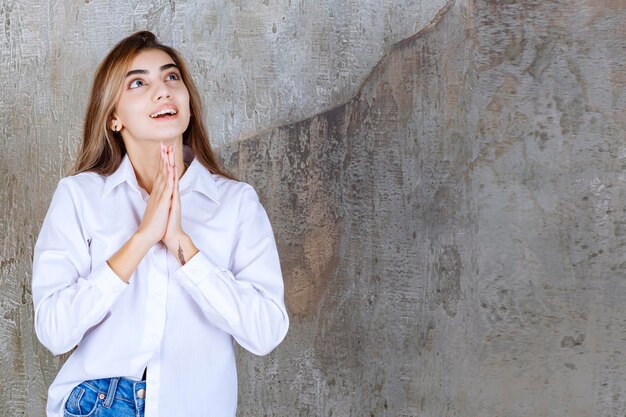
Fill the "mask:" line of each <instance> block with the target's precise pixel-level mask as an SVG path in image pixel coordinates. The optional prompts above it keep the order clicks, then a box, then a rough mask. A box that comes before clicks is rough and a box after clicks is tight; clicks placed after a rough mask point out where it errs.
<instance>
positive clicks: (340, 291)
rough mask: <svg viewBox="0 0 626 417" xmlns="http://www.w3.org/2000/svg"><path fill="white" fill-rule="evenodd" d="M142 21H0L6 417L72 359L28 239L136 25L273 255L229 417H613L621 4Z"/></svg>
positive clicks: (304, 6) (168, 6) (159, 6)
mask: <svg viewBox="0 0 626 417" xmlns="http://www.w3.org/2000/svg"><path fill="white" fill-rule="evenodd" d="M150 4H151V3H149V2H144V1H127V2H118V1H112V2H103V1H98V0H93V1H91V2H89V1H86V2H74V1H66V2H63V3H59V2H41V3H34V2H31V3H28V2H10V1H4V2H3V3H2V6H1V7H0V20H1V21H2V22H3V23H4V25H0V28H4V30H0V53H1V54H2V61H0V69H1V71H0V81H2V83H1V86H2V87H0V88H2V92H3V94H1V95H0V103H1V106H2V107H1V108H2V113H1V116H0V117H1V119H0V129H2V137H3V138H4V144H3V146H2V147H0V173H1V174H2V178H3V179H4V181H2V183H1V184H0V206H1V208H2V212H1V213H2V216H0V236H1V237H2V239H3V245H2V252H1V253H0V268H1V269H0V352H1V355H0V375H5V376H6V377H5V378H4V379H3V383H2V384H0V416H15V415H27V416H38V415H42V414H43V404H44V402H45V395H46V388H47V385H48V384H49V383H50V382H51V381H52V379H53V378H54V375H55V373H56V370H57V369H58V366H59V365H60V363H61V362H62V361H63V360H64V358H63V357H53V356H51V354H50V353H49V352H47V351H46V350H45V349H44V348H43V347H42V346H41V345H39V344H38V342H37V339H36V337H35V334H34V331H33V327H32V305H31V296H30V290H29V284H30V282H29V281H30V257H31V254H32V246H33V243H34V239H35V238H36V235H37V232H38V230H39V227H40V224H41V221H42V219H43V215H44V214H45V210H46V208H47V204H48V202H49V198H50V196H51V193H52V190H53V189H54V186H55V185H56V183H57V181H58V179H59V178H60V176H62V175H63V173H64V172H65V170H66V169H67V168H68V167H69V164H70V161H71V158H72V156H73V154H74V150H75V148H76V145H77V143H78V138H79V135H80V129H81V122H82V114H83V108H84V105H85V101H86V94H87V90H88V87H89V82H90V80H91V75H92V74H93V70H94V69H95V66H96V65H97V62H98V61H99V59H101V58H102V55H103V54H104V53H105V52H106V50H107V49H108V48H109V47H110V46H111V45H112V44H113V43H115V41H117V40H118V39H119V37H120V36H121V35H120V34H122V33H128V32H130V31H132V30H134V29H141V28H144V27H147V28H150V29H153V30H155V31H156V32H157V33H159V34H160V35H161V37H162V38H163V39H165V40H166V41H171V43H172V44H173V45H174V46H175V47H177V48H179V49H180V50H181V51H182V52H183V54H184V55H185V56H187V57H188V60H189V61H190V64H191V67H192V69H193V71H194V73H195V74H197V75H196V78H197V80H198V84H199V85H200V89H201V90H202V91H203V92H204V94H205V102H206V108H207V115H206V120H207V124H208V126H209V129H210V131H211V135H212V137H213V140H214V143H215V144H216V145H217V146H218V148H219V150H220V154H221V156H222V158H223V159H224V161H225V163H226V165H227V166H228V167H229V168H231V169H232V170H233V171H234V172H235V173H237V174H238V175H239V176H240V178H242V179H243V180H246V181H248V182H250V183H252V184H253V185H254V186H255V187H256V188H257V190H258V191H259V194H260V196H261V198H262V200H263V202H264V204H265V206H266V208H267V211H268V213H269V216H270V218H271V220H272V223H273V225H274V231H275V234H276V237H277V241H278V244H279V251H280V254H281V260H282V265H283V270H284V276H285V284H286V294H287V304H288V307H289V311H290V313H291V315H292V327H291V330H290V333H289V334H288V337H287V339H286V340H285V342H284V343H283V344H282V345H281V346H280V347H279V348H278V349H276V350H275V351H274V352H273V353H272V354H270V355H269V356H266V357H262V358H259V357H254V356H252V355H250V354H246V353H245V352H244V351H243V350H240V351H239V355H238V363H239V376H240V407H239V415H240V416H264V415H267V416H335V417H336V416H420V417H421V416H459V417H462V416H463V417H465V416H481V417H482V416H494V417H495V416H506V417H517V416H520V417H521V416H537V417H539V416H563V415H567V416H575V417H583V416H584V417H587V416H623V415H624V414H625V413H626V406H625V405H624V404H625V398H626V373H625V372H624V371H623V369H622V368H623V365H624V364H625V363H626V360H625V357H624V355H625V348H624V344H625V343H626V342H625V340H626V320H625V319H624V317H626V314H625V313H626V311H625V309H624V308H623V306H622V304H623V300H624V299H626V284H625V283H626V281H625V278H626V276H625V275H626V273H625V271H626V270H625V269H624V268H625V267H624V265H626V255H625V254H624V250H623V249H624V247H625V246H626V232H625V231H626V226H625V225H626V222H625V221H624V220H623V217H624V215H625V214H626V206H625V203H624V201H625V198H624V197H626V176H625V174H624V173H623V170H624V168H625V167H626V138H625V131H626V91H625V87H626V70H625V61H626V3H625V2H624V1H623V0H618V1H615V0H604V1H591V0H587V1H579V2H572V1H569V2H567V1H539V0H534V1H520V0H507V1H486V0H480V1H479V0H457V1H455V2H450V3H448V4H445V3H444V2H443V1H441V2H426V1H420V2H415V1H396V2H391V1H380V2H338V1H325V2H324V1H321V2H305V1H299V2H296V1H287V2H282V3H275V2H272V1H271V0H270V1H268V0H265V1H258V2H221V3H218V2H210V4H207V5H202V6H199V5H197V4H196V3H193V2H178V1H176V2H165V1H163V2H155V3H154V5H153V6H151V5H150ZM283 17H284V19H283ZM274 28H275V29H274Z"/></svg>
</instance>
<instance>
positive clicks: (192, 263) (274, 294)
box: [175, 184, 289, 355]
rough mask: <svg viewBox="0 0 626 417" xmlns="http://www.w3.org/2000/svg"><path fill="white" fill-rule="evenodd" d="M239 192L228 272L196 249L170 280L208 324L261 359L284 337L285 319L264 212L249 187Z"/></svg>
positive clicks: (280, 280)
mask: <svg viewBox="0 0 626 417" xmlns="http://www.w3.org/2000/svg"><path fill="white" fill-rule="evenodd" d="M243 193H244V195H243V198H242V203H241V208H240V210H239V219H240V220H239V222H238V228H237V230H236V236H235V245H234V253H233V259H234V261H233V268H232V270H228V269H227V268H224V267H221V266H218V265H215V264H213V263H212V262H211V261H210V260H209V258H208V257H207V256H206V255H205V254H204V253H203V252H202V249H200V252H198V253H197V254H196V255H194V256H193V257H192V258H191V259H190V260H189V261H188V262H187V263H185V265H183V266H182V267H181V268H179V269H178V271H177V272H176V274H175V276H176V278H177V279H178V280H179V282H180V283H181V285H182V286H183V287H184V288H185V289H186V290H187V291H188V292H189V294H190V295H191V297H192V298H193V299H194V300H195V301H196V302H197V303H198V305H199V306H200V308H201V309H202V311H203V312H204V314H205V315H206V316H207V318H208V319H209V320H210V321H211V322H212V323H213V324H214V325H216V326H217V327H218V328H220V329H222V330H224V331H226V332H228V333H229V334H231V335H232V336H233V337H234V338H235V340H236V341H237V342H238V343H239V344H240V345H241V346H243V347H244V348H245V349H247V350H248V351H250V352H252V353H254V354H256V355H266V354H268V353H269V352H271V351H272V350H273V349H274V348H275V347H276V346H278V344H279V343H280V342H281V341H282V340H283V339H284V337H285V335H286V334H287V329H288V328H289V317H288V315H287V310H286V308H285V303H284V284H283V277H282V273H281V268H280V262H279V258H278V251H277V248H276V242H275V240H274V234H273V231H272V227H271V225H270V222H269V219H268V217H267V213H266V212H265V209H264V208H263V206H262V205H261V203H260V202H259V197H258V195H257V193H256V191H255V190H254V188H252V186H250V185H248V184H246V186H245V188H244V191H243Z"/></svg>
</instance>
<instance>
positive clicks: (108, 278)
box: [90, 261, 128, 294]
mask: <svg viewBox="0 0 626 417" xmlns="http://www.w3.org/2000/svg"><path fill="white" fill-rule="evenodd" d="M90 279H91V281H92V282H93V283H94V285H95V286H96V287H98V288H99V289H100V291H101V292H102V293H103V294H119V293H120V292H122V291H123V290H124V289H125V288H126V287H128V284H127V283H126V282H124V281H122V279H121V278H120V277H118V276H117V274H116V273H115V272H113V270H112V269H111V267H110V266H109V263H108V262H106V261H104V262H103V263H102V265H100V266H99V267H98V268H96V269H94V270H93V272H92V273H91V277H90Z"/></svg>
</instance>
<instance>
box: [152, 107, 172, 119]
mask: <svg viewBox="0 0 626 417" xmlns="http://www.w3.org/2000/svg"><path fill="white" fill-rule="evenodd" d="M162 114H172V115H173V114H176V110H174V109H163V110H161V111H158V112H156V113H153V114H151V115H150V117H152V118H153V119H154V118H155V117H157V116H160V115H162Z"/></svg>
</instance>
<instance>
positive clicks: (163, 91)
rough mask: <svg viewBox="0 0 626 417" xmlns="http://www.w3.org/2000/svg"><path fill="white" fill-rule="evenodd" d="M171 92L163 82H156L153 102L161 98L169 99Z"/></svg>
mask: <svg viewBox="0 0 626 417" xmlns="http://www.w3.org/2000/svg"><path fill="white" fill-rule="evenodd" d="M171 97H172V95H171V92H170V89H169V87H168V86H167V84H166V83H165V82H163V81H161V82H158V83H157V85H156V88H155V91H154V101H159V100H161V99H163V98H171Z"/></svg>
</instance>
